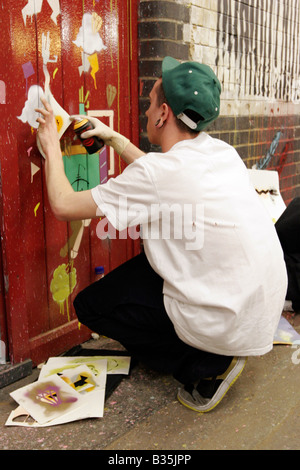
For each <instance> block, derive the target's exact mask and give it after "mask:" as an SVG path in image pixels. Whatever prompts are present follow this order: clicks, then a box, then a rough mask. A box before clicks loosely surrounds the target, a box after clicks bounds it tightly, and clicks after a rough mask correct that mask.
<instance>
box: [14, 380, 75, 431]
mask: <svg viewBox="0 0 300 470" xmlns="http://www.w3.org/2000/svg"><path fill="white" fill-rule="evenodd" d="M10 396H11V397H12V398H13V399H14V400H15V401H16V402H17V403H18V404H19V405H20V406H22V408H24V409H25V410H26V411H27V412H28V413H29V414H30V416H32V418H33V419H34V420H35V421H37V422H38V423H39V424H45V423H47V422H49V421H51V420H52V419H55V418H58V417H60V416H61V415H62V413H67V412H70V411H72V410H74V409H77V408H79V407H80V406H81V405H82V404H83V402H84V398H83V397H82V396H81V395H80V394H79V393H78V392H76V390H74V389H72V387H70V386H69V385H68V384H66V382H65V381H64V380H63V379H61V378H60V377H59V376H58V375H53V376H51V377H48V378H47V379H45V380H38V381H37V382H34V383H33V384H29V385H26V386H25V387H22V388H19V389H18V390H15V391H14V392H11V393H10Z"/></svg>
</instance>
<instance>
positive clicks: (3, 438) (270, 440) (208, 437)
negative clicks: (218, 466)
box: [0, 316, 300, 458]
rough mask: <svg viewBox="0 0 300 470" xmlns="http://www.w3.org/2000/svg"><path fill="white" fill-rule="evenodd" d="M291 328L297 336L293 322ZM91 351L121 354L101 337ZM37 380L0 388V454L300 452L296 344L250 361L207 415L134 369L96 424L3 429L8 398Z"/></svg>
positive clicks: (298, 325) (299, 325)
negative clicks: (13, 451) (19, 451)
mask: <svg viewBox="0 0 300 470" xmlns="http://www.w3.org/2000/svg"><path fill="white" fill-rule="evenodd" d="M293 321H294V320H293ZM293 321H292V322H291V323H292V324H293ZM294 328H295V329H296V331H298V332H300V321H299V318H298V316H297V321H294ZM95 345H96V346H97V347H100V348H101V347H102V348H110V349H122V348H121V347H120V346H119V345H118V344H117V343H115V342H113V341H110V340H105V339H100V340H97V341H96V342H95V341H94V340H93V341H90V342H88V343H86V344H85V347H90V348H94V347H95ZM297 348H298V349H297ZM298 351H299V354H298ZM298 362H299V364H298ZM38 374H39V371H38V370H37V369H34V370H33V372H32V374H31V375H30V376H28V377H26V378H25V379H22V380H20V381H18V382H15V383H13V384H11V385H8V386H7V387H5V388H3V389H0V426H1V432H0V450H107V451H111V452H112V451H114V454H113V455H115V453H116V452H115V451H121V450H128V451H129V450H131V451H138V450H152V451H164V450H168V451H172V450H173V451H175V450H176V451H181V452H185V453H188V452H189V451H194V450H218V449H220V450H225V449H226V450H289V449H291V450H298V449H300V438H299V436H300V345H299V346H297V347H291V346H286V345H284V346H282V345H276V346H274V349H273V350H272V352H270V353H269V354H267V355H265V356H261V357H251V358H249V359H248V362H247V364H246V367H245V369H244V371H243V373H242V374H241V376H240V378H239V379H238V380H237V381H236V383H235V384H234V386H233V387H232V388H231V389H230V390H229V392H228V393H227V395H226V396H225V397H224V399H223V400H222V402H221V403H220V404H219V405H218V406H217V407H216V408H215V409H214V410H213V411H211V412H210V413H203V414H199V413H195V412H193V411H191V410H189V409H187V408H185V407H184V406H182V405H181V404H180V403H179V402H178V401H177V400H176V392H177V388H178V386H179V384H178V383H177V382H176V381H175V380H174V379H173V378H172V377H170V376H165V375H161V374H158V373H155V372H152V371H150V370H148V369H146V368H144V367H143V366H141V365H137V366H136V367H135V368H134V369H133V370H132V372H131V375H130V376H127V377H125V378H124V379H123V380H122V382H121V383H120V384H119V386H118V387H117V388H116V389H115V391H114V392H113V393H112V394H111V396H110V397H109V398H108V399H107V401H106V403H105V411H104V417H103V418H100V419H86V420H82V421H77V422H74V423H68V424H64V425H61V426H55V427H46V428H35V429H34V428H23V427H8V426H5V422H6V420H7V418H8V416H9V414H10V412H11V411H12V410H14V409H15V408H16V402H15V401H14V400H13V399H12V398H11V397H10V395H9V393H10V392H12V391H13V390H16V389H17V388H20V387H22V386H24V385H26V384H28V383H32V382H33V381H34V380H36V378H37V377H38ZM105 455H107V458H108V456H109V455H110V453H106V454H105Z"/></svg>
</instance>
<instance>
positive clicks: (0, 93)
mask: <svg viewBox="0 0 300 470" xmlns="http://www.w3.org/2000/svg"><path fill="white" fill-rule="evenodd" d="M5 103H6V86H5V82H4V81H3V80H0V104H5Z"/></svg>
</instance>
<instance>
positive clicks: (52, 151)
mask: <svg viewBox="0 0 300 470" xmlns="http://www.w3.org/2000/svg"><path fill="white" fill-rule="evenodd" d="M41 102H42V103H43V105H44V108H38V109H36V112H37V113H40V114H41V116H40V117H38V118H37V122H38V123H39V127H38V131H37V138H38V140H39V143H40V146H41V148H42V151H43V154H44V156H45V157H46V158H47V157H52V158H53V156H60V157H61V150H60V142H59V136H58V132H57V124H56V121H55V117H54V114H53V110H52V108H51V106H50V104H49V103H48V101H46V99H45V98H44V97H42V98H41Z"/></svg>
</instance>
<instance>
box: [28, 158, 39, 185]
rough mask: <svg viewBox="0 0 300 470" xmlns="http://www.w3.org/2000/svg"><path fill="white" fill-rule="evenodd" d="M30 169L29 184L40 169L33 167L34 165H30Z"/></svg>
mask: <svg viewBox="0 0 300 470" xmlns="http://www.w3.org/2000/svg"><path fill="white" fill-rule="evenodd" d="M30 169H31V183H32V182H33V177H34V175H36V173H37V172H38V171H40V168H39V167H38V166H37V165H35V164H34V163H32V162H31V163H30Z"/></svg>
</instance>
